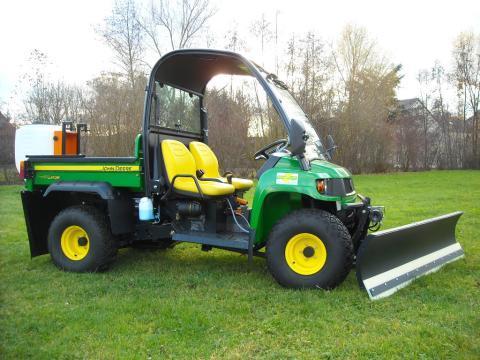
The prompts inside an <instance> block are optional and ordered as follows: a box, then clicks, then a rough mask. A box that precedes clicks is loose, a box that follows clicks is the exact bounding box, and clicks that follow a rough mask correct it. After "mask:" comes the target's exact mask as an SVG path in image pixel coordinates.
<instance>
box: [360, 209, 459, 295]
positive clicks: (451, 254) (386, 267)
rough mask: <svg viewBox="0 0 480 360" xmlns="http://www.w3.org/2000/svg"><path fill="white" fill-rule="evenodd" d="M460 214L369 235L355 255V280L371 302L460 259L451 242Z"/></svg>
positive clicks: (455, 213) (456, 245) (455, 242)
mask: <svg viewBox="0 0 480 360" xmlns="http://www.w3.org/2000/svg"><path fill="white" fill-rule="evenodd" d="M462 214H463V212H461V211H457V212H454V213H451V214H447V215H443V216H439V217H436V218H432V219H428V220H424V221H420V222H415V223H411V224H408V225H404V226H400V227H397V228H392V229H387V230H384V231H379V232H376V233H372V234H369V235H368V236H367V237H366V238H365V239H364V240H363V242H362V244H361V245H360V248H359V250H358V254H357V263H356V268H357V280H358V282H359V284H360V286H361V287H363V288H365V290H366V291H367V293H368V296H369V297H370V299H372V300H376V299H380V298H384V297H387V296H390V295H391V294H393V293H394V292H396V291H397V290H399V289H401V288H402V287H405V286H407V285H408V284H409V283H410V282H412V281H413V280H414V279H416V278H418V277H420V276H423V275H426V274H428V273H431V272H434V271H436V270H438V269H439V268H440V267H442V266H443V265H445V264H447V263H449V262H452V261H455V260H458V259H460V258H462V257H463V256H464V252H463V249H462V247H461V246H460V244H459V243H458V242H457V241H456V239H455V227H456V224H457V221H458V219H459V218H460V216H461V215H462Z"/></svg>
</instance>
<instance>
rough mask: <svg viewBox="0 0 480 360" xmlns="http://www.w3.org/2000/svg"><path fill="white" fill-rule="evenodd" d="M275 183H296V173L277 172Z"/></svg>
mask: <svg viewBox="0 0 480 360" xmlns="http://www.w3.org/2000/svg"><path fill="white" fill-rule="evenodd" d="M276 183H277V184H279V185H298V174H295V173H277V181H276Z"/></svg>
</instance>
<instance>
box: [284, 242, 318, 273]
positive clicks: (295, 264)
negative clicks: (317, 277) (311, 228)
mask: <svg viewBox="0 0 480 360" xmlns="http://www.w3.org/2000/svg"><path fill="white" fill-rule="evenodd" d="M285 259H286V261H287V264H288V266H289V267H290V269H292V270H293V271H295V272H296V273H297V274H300V275H312V274H315V273H317V272H319V271H320V270H321V269H322V268H323V266H324V265H325V262H326V261H327V249H326V247H325V244H324V243H323V241H322V240H320V238H319V237H318V236H315V235H313V234H310V233H301V234H297V235H295V236H293V237H291V238H290V240H288V242H287V246H286V247H285Z"/></svg>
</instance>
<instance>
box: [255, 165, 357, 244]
mask: <svg viewBox="0 0 480 360" xmlns="http://www.w3.org/2000/svg"><path fill="white" fill-rule="evenodd" d="M351 177H352V175H351V173H350V172H349V171H348V170H346V169H345V168H343V167H341V166H338V165H335V164H332V163H330V162H328V161H320V160H315V161H313V162H312V163H311V169H310V170H309V171H304V170H302V169H301V168H300V164H299V162H298V160H297V159H296V158H292V157H290V156H285V157H283V158H282V159H280V161H279V162H278V163H277V164H276V166H275V167H273V168H272V169H269V170H267V171H265V172H264V173H263V174H262V176H261V177H260V179H259V181H258V184H257V187H256V189H255V195H254V198H253V208H252V213H251V217H250V225H251V226H252V228H253V229H255V244H261V243H263V242H265V240H266V237H267V235H268V233H269V232H270V229H271V228H272V226H273V225H274V224H275V223H276V222H277V221H278V220H279V219H280V218H282V217H283V216H285V215H286V214H288V213H289V212H291V211H293V210H296V209H300V208H301V207H302V195H307V196H309V197H311V198H313V199H316V200H321V201H327V202H334V203H337V202H339V205H340V206H341V205H342V204H344V203H352V202H354V201H355V199H356V197H357V195H356V193H353V194H351V195H349V196H347V197H340V196H325V195H322V194H320V193H319V192H318V191H317V187H316V180H317V179H334V178H336V179H342V178H351Z"/></svg>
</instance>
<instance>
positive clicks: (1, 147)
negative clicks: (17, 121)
mask: <svg viewBox="0 0 480 360" xmlns="http://www.w3.org/2000/svg"><path fill="white" fill-rule="evenodd" d="M15 130H16V127H15V125H14V124H13V123H11V122H10V119H9V118H8V117H7V116H6V115H4V114H2V113H1V112H0V184H11V183H15V182H17V181H18V177H17V170H16V168H15Z"/></svg>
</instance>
